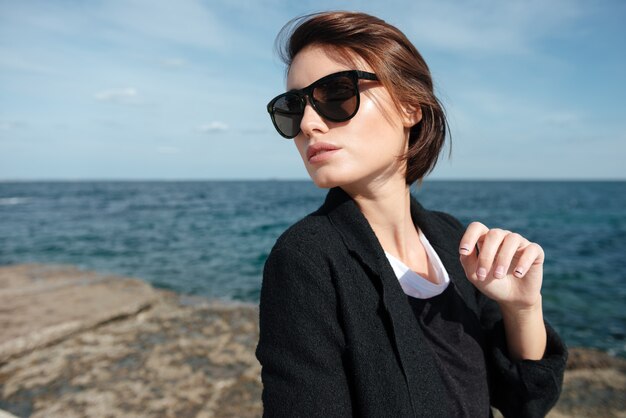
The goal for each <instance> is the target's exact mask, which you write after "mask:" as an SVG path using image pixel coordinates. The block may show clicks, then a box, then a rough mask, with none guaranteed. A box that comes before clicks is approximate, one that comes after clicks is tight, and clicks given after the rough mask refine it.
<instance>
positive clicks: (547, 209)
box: [0, 180, 626, 356]
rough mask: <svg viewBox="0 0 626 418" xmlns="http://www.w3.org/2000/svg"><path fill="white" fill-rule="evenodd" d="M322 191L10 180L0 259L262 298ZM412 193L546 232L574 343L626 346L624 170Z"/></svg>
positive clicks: (435, 186) (551, 293)
mask: <svg viewBox="0 0 626 418" xmlns="http://www.w3.org/2000/svg"><path fill="white" fill-rule="evenodd" d="M325 194H326V191H325V190H320V189H317V188H316V187H315V186H313V185H312V184H311V183H310V182H305V181H196V182H134V181H133V182H2V183H0V265H9V264H17V263H27V262H41V263H63V264H75V265H78V266H80V267H83V268H88V269H95V270H98V271H102V272H110V273H115V274H120V275H127V276H134V277H139V278H142V279H145V280H147V281H149V282H150V283H152V284H153V285H155V286H157V287H161V288H166V289H171V290H174V291H177V292H179V293H183V294H192V295H201V296H207V297H211V298H222V299H229V300H243V301H250V302H258V299H259V290H260V286H261V275H262V269H263V263H264V262H265V258H266V257H267V255H268V253H269V251H270V249H271V247H272V245H273V244H274V242H275V240H276V238H277V237H278V236H279V235H280V233H281V232H282V231H284V230H285V229H286V228H287V227H288V226H289V225H291V224H292V223H293V222H295V221H296V220H298V219H300V218H301V217H303V216H305V215H306V214H307V213H309V212H311V211H313V210H315V209H316V208H317V207H318V206H319V205H320V204H321V203H322V201H323V199H324V196H325ZM414 194H415V196H416V197H417V198H418V200H419V201H420V202H421V203H422V204H423V205H424V206H425V207H427V208H430V209H437V210H442V211H445V212H449V213H451V214H453V215H455V216H456V217H457V218H459V219H460V220H461V221H462V222H464V223H465V224H467V223H469V222H471V221H473V220H477V221H480V222H483V223H485V224H486V225H487V226H490V227H495V226H498V227H502V228H506V229H509V230H513V231H516V232H519V233H521V234H522V235H524V236H525V237H527V238H528V239H530V240H531V241H535V242H538V243H539V244H541V245H542V247H543V248H544V250H545V253H546V262H545V268H544V274H545V277H544V285H543V295H544V309H545V315H546V317H547V319H548V320H549V321H550V323H551V324H552V325H553V326H554V327H555V328H556V329H557V330H558V331H559V332H560V333H561V335H562V337H563V338H564V339H565V341H566V343H567V344H568V345H570V346H588V347H596V348H600V349H602V350H605V351H608V352H610V353H613V354H617V355H620V356H626V303H625V302H626V256H625V255H624V254H625V253H624V251H625V249H626V182H517V181H514V182H511V181H494V182H488V181H471V182H464V181H435V180H431V181H428V180H427V181H426V182H425V184H424V185H423V186H422V187H421V188H419V189H417V188H416V189H414Z"/></svg>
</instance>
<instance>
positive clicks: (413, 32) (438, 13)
mask: <svg viewBox="0 0 626 418" xmlns="http://www.w3.org/2000/svg"><path fill="white" fill-rule="evenodd" d="M583 14H584V11H583V10H582V4H580V2H578V1H573V0H553V1H550V2H545V1H541V0H508V1H502V2H497V1H487V0H474V1H468V2H456V1H454V2H453V1H441V0H437V1H435V0H430V1H422V2H419V3H416V6H415V9H414V10H413V12H412V13H407V14H405V16H408V19H409V20H410V21H409V26H408V27H407V34H408V35H409V37H410V38H411V39H412V40H413V41H414V42H415V43H416V45H418V47H419V46H420V45H429V46H432V47H434V48H437V49H441V50H447V51H451V52H455V53H459V52H461V53H463V52H464V53H468V54H469V53H476V52H483V53H498V54H502V53H505V54H513V55H517V54H525V53H529V52H532V51H533V50H534V43H535V41H536V40H538V39H541V38H544V37H546V36H550V35H551V34H559V33H560V32H561V29H563V27H564V26H567V25H568V24H571V23H574V22H575V21H576V20H577V19H578V18H579V17H581V16H582V15H583ZM405 23H406V22H405ZM401 26H404V25H401Z"/></svg>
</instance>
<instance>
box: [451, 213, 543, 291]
mask: <svg viewBox="0 0 626 418" xmlns="http://www.w3.org/2000/svg"><path fill="white" fill-rule="evenodd" d="M477 248H478V251H477V250H476V249H477ZM459 253H460V254H461V263H462V264H463V267H464V268H465V273H466V275H467V276H468V277H469V278H470V279H473V280H479V281H484V280H485V279H486V278H487V277H490V276H491V277H494V278H496V279H501V278H503V277H505V276H506V275H507V274H508V272H509V270H511V269H513V274H515V276H516V277H523V276H524V274H525V273H526V272H527V271H528V269H530V267H531V266H532V264H533V263H541V262H543V257H544V255H543V250H542V248H541V247H540V246H539V245H537V244H535V243H531V242H529V241H528V240H527V239H526V238H524V237H522V236H521V235H520V234H517V233H514V232H511V231H507V230H503V229H500V228H492V229H489V228H487V227H486V226H485V225H484V224H482V223H480V222H472V223H471V224H470V225H469V226H468V227H467V230H466V231H465V234H464V235H463V237H462V238H461V245H460V246H459ZM514 260H516V261H514Z"/></svg>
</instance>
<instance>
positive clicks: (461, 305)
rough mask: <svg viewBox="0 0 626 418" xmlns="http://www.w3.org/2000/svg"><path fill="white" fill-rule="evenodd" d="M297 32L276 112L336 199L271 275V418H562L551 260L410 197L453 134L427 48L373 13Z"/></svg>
mask: <svg viewBox="0 0 626 418" xmlns="http://www.w3.org/2000/svg"><path fill="white" fill-rule="evenodd" d="M286 28H289V27H286ZM285 30H288V29H285V28H284V29H283V32H282V33H283V34H285V33H287V38H286V43H285V47H284V51H283V58H284V60H285V63H286V64H287V68H288V74H287V90H288V92H287V93H284V94H281V95H279V96H277V97H276V98H275V99H273V100H272V101H271V102H270V103H269V105H268V111H269V112H270V115H271V117H272V121H273V123H274V126H275V127H276V129H277V130H278V132H279V133H280V134H281V135H282V136H284V137H286V138H293V140H294V142H295V145H296V147H297V148H298V151H299V153H300V155H301V157H302V160H303V162H304V165H305V167H306V169H307V171H308V173H309V175H310V176H311V179H312V180H313V182H314V183H315V184H316V185H317V186H319V187H323V188H329V189H330V191H329V192H328V195H327V197H326V201H325V202H324V204H323V205H322V206H321V207H320V208H319V209H318V210H317V211H316V212H314V213H312V214H310V215H308V216H307V217H306V218H304V219H302V220H301V221H299V222H298V223H296V224H295V225H293V226H292V227H291V228H289V229H288V230H287V231H286V232H285V233H284V234H283V235H282V236H281V237H280V238H279V239H278V241H277V242H276V245H275V246H274V248H273V249H272V251H271V254H270V255H269V257H268V260H267V262H266V264H265V270H264V276H263V285H262V290H261V302H260V338H259V343H258V346H257V350H256V356H257V358H258V360H259V361H260V363H261V365H262V379H263V385H264V390H263V403H264V411H265V414H266V416H272V417H273V416H289V417H299V416H320V417H345V416H359V417H413V416H420V417H455V416H465V417H487V416H490V415H491V408H490V405H492V406H495V407H496V408H498V409H500V411H501V412H502V413H503V414H504V415H505V416H507V417H509V416H510V417H518V416H519V417H531V416H544V415H545V414H546V413H547V411H548V410H549V409H550V408H551V407H552V406H553V405H554V403H555V402H556V400H557V398H558V395H559V392H560V388H561V383H562V379H563V371H564V368H565V361H566V356H567V354H566V349H565V347H564V345H563V344H562V343H561V341H560V340H559V338H558V336H557V334H556V333H555V332H554V331H553V330H552V329H551V328H550V327H549V326H547V325H546V324H545V323H544V320H543V316H542V307H541V293H540V289H541V282H542V266H543V261H544V253H543V250H542V249H541V247H540V246H539V245H537V244H535V243H532V242H529V241H528V240H527V239H525V238H524V237H522V236H520V235H519V234H516V233H513V232H510V231H506V230H502V229H498V228H492V229H490V228H488V227H486V226H485V225H483V224H481V223H478V222H473V223H471V224H470V225H469V226H468V227H467V228H464V227H463V226H462V225H461V224H460V223H459V221H457V220H456V219H455V218H453V217H452V216H450V215H448V214H445V213H441V212H435V211H430V210H426V209H424V208H423V207H422V206H421V205H420V204H419V203H418V202H417V201H416V200H414V199H413V198H412V197H411V195H410V192H409V186H410V185H411V184H412V183H414V182H415V181H420V182H421V181H422V179H423V178H424V176H425V175H426V174H427V173H429V172H430V171H431V170H432V169H433V167H434V166H435V163H436V161H437V157H438V155H439V152H440V150H441V148H442V145H443V143H444V138H445V134H446V120H445V116H444V113H443V109H442V108H441V106H440V104H439V102H438V100H437V99H436V97H435V96H434V94H433V84H432V80H431V77H430V73H429V70H428V67H427V65H426V63H425V62H424V61H423V59H422V57H421V56H420V54H419V53H418V51H417V50H416V49H415V47H414V46H413V45H412V44H411V43H410V42H409V40H408V39H407V38H406V37H405V36H404V35H403V34H402V33H401V32H400V31H399V30H398V29H396V28H395V27H393V26H391V25H389V24H387V23H385V22H384V21H382V20H380V19H378V18H375V17H373V16H369V15H366V14H361V13H348V12H327V13H320V14H315V15H310V16H306V17H304V18H302V19H299V20H297V21H295V22H294V25H293V27H292V28H291V31H290V32H285Z"/></svg>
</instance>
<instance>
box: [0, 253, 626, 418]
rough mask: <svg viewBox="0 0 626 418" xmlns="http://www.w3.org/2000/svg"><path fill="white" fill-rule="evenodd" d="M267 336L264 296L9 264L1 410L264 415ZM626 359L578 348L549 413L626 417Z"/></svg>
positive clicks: (71, 416) (2, 275) (2, 319)
mask: <svg viewBox="0 0 626 418" xmlns="http://www.w3.org/2000/svg"><path fill="white" fill-rule="evenodd" d="M258 335H259V334H258V308H257V307H256V306H255V305H252V304H246V303H229V302H223V301H209V300H206V299H203V298H198V297H182V296H178V295H175V294H173V293H171V292H163V291H158V290H155V289H152V288H151V287H150V286H149V285H147V284H146V283H144V282H141V281H139V280H136V279H128V278H120V277H113V276H108V275H102V274H99V273H95V272H87V271H82V270H79V269H77V268H75V267H71V266H69V267H68V266H42V265H21V266H10V267H0V418H5V416H7V414H9V413H11V414H15V415H16V416H19V417H27V416H29V417H34V418H40V417H52V418H54V417H63V418H81V417H197V418H220V417H241V418H246V417H259V416H261V415H262V403H261V392H262V383H261V378H260V372H261V368H260V365H259V364H258V362H257V360H256V358H255V356H254V350H255V348H256V343H257V340H258ZM625 365H626V360H624V359H621V358H616V357H612V356H609V355H608V354H605V353H602V352H599V351H597V350H590V349H582V348H581V349H579V348H574V349H571V350H570V358H569V361H568V369H567V371H566V374H565V384H564V387H563V393H562V396H561V399H560V400H559V402H558V404H557V405H556V407H555V408H554V409H553V410H552V411H551V412H550V414H549V415H548V417H550V418H564V417H594V418H602V417H623V418H626V413H625V412H624V411H626V401H625V397H624V394H625V393H626V366H625ZM3 414H5V415H3ZM496 416H497V415H496ZM8 417H11V418H13V417H12V416H11V415H8Z"/></svg>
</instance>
